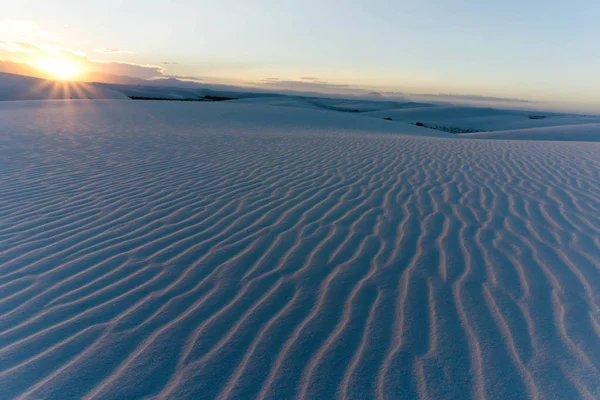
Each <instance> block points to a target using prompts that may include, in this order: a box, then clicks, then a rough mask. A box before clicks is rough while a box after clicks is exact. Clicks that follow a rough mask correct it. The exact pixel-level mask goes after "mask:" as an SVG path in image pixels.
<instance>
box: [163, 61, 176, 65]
mask: <svg viewBox="0 0 600 400" xmlns="http://www.w3.org/2000/svg"><path fill="white" fill-rule="evenodd" d="M163 65H179V63H178V62H176V61H165V62H163Z"/></svg>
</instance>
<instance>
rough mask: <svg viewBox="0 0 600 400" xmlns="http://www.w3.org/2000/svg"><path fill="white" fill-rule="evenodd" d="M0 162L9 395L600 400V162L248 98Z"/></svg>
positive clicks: (10, 129)
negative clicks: (265, 102)
mask: <svg viewBox="0 0 600 400" xmlns="http://www.w3.org/2000/svg"><path fill="white" fill-rule="evenodd" d="M589 128H590V129H594V128H593V127H592V126H590V127H589ZM557 129H558V128H557ZM581 129H583V128H581ZM540 132H542V131H540ZM546 132H549V131H546ZM523 134H525V135H529V138H530V139H531V138H535V137H542V136H543V135H542V134H540V135H539V136H536V134H532V133H531V132H521V133H518V134H517V133H515V135H517V136H518V135H523ZM431 135H437V136H440V137H432V136H431ZM498 135H500V136H501V135H506V134H505V133H502V134H498ZM0 143H2V146H0V154H1V156H0V160H1V163H2V174H1V175H0V192H1V193H2V196H1V197H0V393H1V396H0V397H2V398H6V399H11V398H23V399H79V398H89V399H142V398H161V399H162V398H164V399H213V398H216V399H288V398H303V399H334V398H340V399H369V398H379V399H450V398H452V399H467V398H472V399H483V398H487V399H511V400H512V399H526V398H530V399H579V398H588V399H592V398H598V397H600V351H598V343H600V261H599V260H600V241H599V239H598V238H600V179H599V175H598V171H600V156H599V155H600V144H597V143H578V142H547V141H537V142H536V141H504V140H474V139H470V138H462V139H459V138H456V137H455V136H454V135H451V134H447V133H445V132H441V131H435V130H430V129H426V128H421V127H416V126H413V125H407V124H404V123H401V122H395V121H393V122H391V121H384V120H383V119H382V118H367V117H364V116H362V115H360V114H354V113H347V112H332V111H327V110H316V109H302V108H293V107H274V106H271V105H258V104H242V103H237V102H235V101H234V102H221V103H192V102H154V101H78V102H72V101H51V102H48V101H39V102H35V101H33V102H5V103H2V104H0Z"/></svg>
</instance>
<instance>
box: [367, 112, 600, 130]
mask: <svg viewBox="0 0 600 400" xmlns="http://www.w3.org/2000/svg"><path fill="white" fill-rule="evenodd" d="M363 115H366V116H371V117H377V118H386V117H390V118H392V119H393V120H395V121H402V122H408V123H415V122H422V123H426V124H429V125H438V126H445V127H453V128H461V129H475V130H480V131H505V130H513V129H530V128H543V127H551V126H564V125H579V124H599V123H600V117H594V116H580V115H570V114H556V113H540V112H532V111H519V110H501V109H495V108H478V107H468V106H444V107H427V108H411V109H399V110H382V111H376V112H369V113H366V114H363ZM540 115H541V116H544V117H545V118H543V119H530V118H529V117H530V116H540Z"/></svg>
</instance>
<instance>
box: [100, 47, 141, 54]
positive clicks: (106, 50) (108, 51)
mask: <svg viewBox="0 0 600 400" xmlns="http://www.w3.org/2000/svg"><path fill="white" fill-rule="evenodd" d="M94 51H95V52H96V53H101V54H136V53H135V52H134V51H129V50H121V49H115V48H101V49H94Z"/></svg>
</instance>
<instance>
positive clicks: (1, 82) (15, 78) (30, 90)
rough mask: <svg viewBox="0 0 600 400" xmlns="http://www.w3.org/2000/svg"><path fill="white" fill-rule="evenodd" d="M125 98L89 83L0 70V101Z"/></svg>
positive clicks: (120, 94)
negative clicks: (7, 72)
mask: <svg viewBox="0 0 600 400" xmlns="http://www.w3.org/2000/svg"><path fill="white" fill-rule="evenodd" d="M126 98H127V96H125V95H124V94H123V93H120V92H117V91H115V90H112V89H108V88H102V87H98V86H97V85H94V84H91V83H82V82H66V81H50V80H44V79H38V78H32V77H27V76H22V75H14V74H6V73H1V72H0V101H2V100H4V101H6V100H11V101H14V100H51V99H126Z"/></svg>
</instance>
